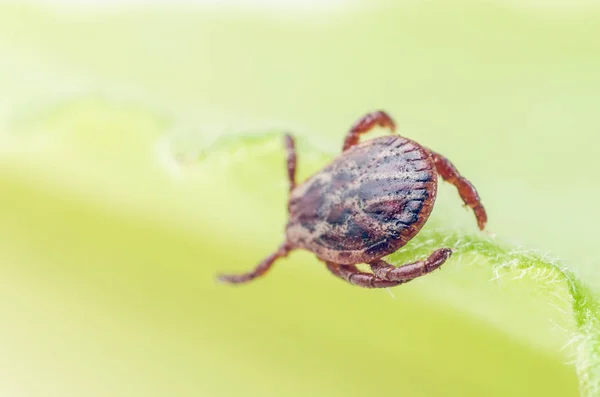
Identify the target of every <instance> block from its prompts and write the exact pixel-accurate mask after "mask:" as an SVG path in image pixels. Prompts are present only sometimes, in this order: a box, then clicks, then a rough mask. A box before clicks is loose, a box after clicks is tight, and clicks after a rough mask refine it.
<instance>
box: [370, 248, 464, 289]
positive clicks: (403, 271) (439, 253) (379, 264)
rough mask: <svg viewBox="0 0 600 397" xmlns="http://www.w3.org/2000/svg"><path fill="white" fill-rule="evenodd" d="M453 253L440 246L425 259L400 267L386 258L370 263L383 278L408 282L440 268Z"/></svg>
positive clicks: (373, 269)
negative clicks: (385, 259) (391, 263)
mask: <svg viewBox="0 0 600 397" xmlns="http://www.w3.org/2000/svg"><path fill="white" fill-rule="evenodd" d="M450 255H452V250H451V249H449V248H440V249H438V250H435V251H433V253H432V254H431V255H429V257H428V258H427V259H425V260H424V261H417V262H414V263H409V264H407V265H403V266H400V267H396V266H392V265H390V264H389V263H387V262H386V261H384V260H381V259H378V260H376V261H373V262H371V263H370V265H371V270H372V271H373V274H374V275H375V276H377V277H378V278H379V279H381V280H387V281H390V282H400V283H407V282H409V281H411V280H414V279H415V278H417V277H421V276H423V275H425V274H427V273H431V272H432V271H434V270H436V269H438V268H439V267H440V266H442V264H443V263H444V262H446V259H448V258H449V257H450Z"/></svg>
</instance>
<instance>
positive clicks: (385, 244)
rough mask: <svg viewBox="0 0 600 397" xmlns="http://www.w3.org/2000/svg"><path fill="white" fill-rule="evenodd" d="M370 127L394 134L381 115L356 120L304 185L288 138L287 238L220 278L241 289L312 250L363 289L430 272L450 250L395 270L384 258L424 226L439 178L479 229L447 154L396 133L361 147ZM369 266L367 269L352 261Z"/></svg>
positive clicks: (466, 185) (481, 216)
mask: <svg viewBox="0 0 600 397" xmlns="http://www.w3.org/2000/svg"><path fill="white" fill-rule="evenodd" d="M375 126H380V127H386V128H389V129H391V130H392V131H395V128H396V126H395V124H394V121H393V120H392V118H391V117H390V116H389V115H388V114H387V113H385V112H383V111H376V112H372V113H368V114H366V115H365V116H363V117H361V118H360V119H359V120H358V121H357V122H356V123H354V125H353V126H352V128H351V129H350V131H348V133H347V134H346V139H345V140H344V145H343V149H342V154H341V155H340V156H338V157H337V158H335V159H334V160H333V161H332V162H331V163H330V164H329V165H327V166H326V167H325V168H323V169H322V170H321V171H319V172H317V173H315V174H314V175H313V176H311V177H310V178H308V179H307V180H306V181H305V182H303V183H301V184H297V183H296V161H297V156H296V148H295V144H294V138H293V137H292V136H291V135H285V138H284V143H285V148H286V152H287V171H288V179H289V183H290V185H289V186H290V198H289V201H288V213H289V220H288V224H287V227H286V233H285V241H284V242H283V244H281V245H280V246H279V248H278V249H277V250H276V251H275V252H273V253H272V254H271V255H269V256H267V257H266V258H265V259H264V260H263V261H262V262H260V263H259V264H258V266H256V268H254V270H252V271H250V272H247V273H242V274H225V275H221V276H220V277H219V280H221V281H223V282H226V283H230V284H242V283H246V282H249V281H251V280H254V279H256V278H258V277H261V276H262V275H264V274H265V273H266V272H267V271H268V270H269V269H270V268H271V266H272V265H273V263H275V261H277V260H278V259H279V258H284V257H286V256H288V254H289V253H290V252H291V251H292V250H294V249H304V250H308V251H311V252H313V253H314V254H315V255H317V257H318V258H319V259H321V260H323V261H324V262H325V264H326V266H327V269H329V271H331V273H333V274H334V275H335V276H337V277H339V278H341V279H343V280H345V281H347V282H349V283H350V284H354V285H357V286H360V287H365V288H387V287H393V286H396V285H400V284H404V283H406V282H409V281H411V280H414V279H416V278H418V277H421V276H423V275H425V274H428V273H431V272H432V271H434V270H436V269H439V268H440V266H441V265H442V264H443V263H444V262H445V261H446V260H447V259H448V258H449V257H450V255H451V254H452V250H451V249H449V248H438V249H436V250H435V251H433V252H432V253H431V254H430V255H429V256H428V257H427V258H425V259H423V260H419V261H416V262H413V263H409V264H406V265H403V266H400V267H395V266H392V265H390V264H389V263H387V262H386V261H384V260H383V259H382V258H383V257H384V256H386V255H388V254H391V253H392V252H394V251H396V250H398V249H399V248H401V247H402V246H404V245H405V244H406V243H407V242H408V241H409V240H410V239H411V238H413V237H414V236H415V235H416V234H417V233H418V232H419V230H421V228H422V227H423V225H424V224H425V222H426V221H427V218H429V214H430V213H431V210H432V208H433V203H434V202H435V197H436V193H437V178H438V177H441V178H442V179H444V180H445V181H447V182H449V183H451V184H453V185H454V186H456V188H457V190H458V193H459V195H460V197H461V198H462V200H463V201H464V203H465V205H466V206H468V207H469V208H471V209H472V210H473V213H474V214H475V218H476V219H477V224H478V225H479V228H480V229H481V230H483V228H484V227H485V224H486V222H487V214H486V212H485V209H484V208H483V205H482V204H481V200H480V199H479V195H478V194H477V191H476V190H475V187H474V186H473V185H472V184H471V182H469V181H468V180H467V179H466V178H464V177H463V176H462V175H460V173H459V172H458V170H457V169H456V167H455V166H454V165H453V164H452V163H451V162H450V160H448V159H447V158H446V157H444V156H442V155H441V154H439V153H436V152H434V151H432V150H430V149H428V148H425V147H423V146H421V145H419V144H418V143H417V142H415V141H412V140H410V139H406V138H403V137H401V136H399V135H391V136H384V137H381V138H375V139H371V140H367V141H365V142H363V143H359V138H360V136H361V135H362V134H365V133H367V132H368V131H369V130H371V129H372V128H373V127H375ZM359 263H366V264H368V265H369V266H370V267H371V272H364V271H361V270H360V269H359V268H358V267H356V266H355V265H356V264H359Z"/></svg>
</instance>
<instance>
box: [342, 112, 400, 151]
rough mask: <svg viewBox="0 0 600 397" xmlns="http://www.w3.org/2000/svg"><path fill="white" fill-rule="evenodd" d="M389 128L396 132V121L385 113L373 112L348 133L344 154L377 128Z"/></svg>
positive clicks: (355, 124)
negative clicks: (363, 135) (362, 137)
mask: <svg viewBox="0 0 600 397" xmlns="http://www.w3.org/2000/svg"><path fill="white" fill-rule="evenodd" d="M377 125H378V126H380V127H388V128H389V129H391V130H392V132H393V131H395V130H396V124H394V120H392V118H391V117H390V116H389V115H388V114H387V113H386V112H384V111H381V110H379V111H376V112H371V113H368V114H366V115H364V116H363V117H361V118H360V119H359V120H358V121H357V122H356V123H354V125H353V126H352V127H351V128H350V131H348V134H346V139H345V140H344V148H343V149H342V152H344V151H346V150H348V149H349V148H351V147H352V146H354V145H356V144H357V143H358V140H359V138H360V136H361V135H362V134H365V133H367V132H369V131H370V130H371V129H372V128H373V127H375V126H377Z"/></svg>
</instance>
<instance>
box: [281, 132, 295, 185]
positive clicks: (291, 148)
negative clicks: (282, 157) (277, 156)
mask: <svg viewBox="0 0 600 397" xmlns="http://www.w3.org/2000/svg"><path fill="white" fill-rule="evenodd" d="M284 143H285V151H286V154H287V172H288V179H289V181H290V191H292V189H293V188H295V187H296V160H297V156H296V142H295V141H294V137H293V136H291V135H290V134H285V136H284Z"/></svg>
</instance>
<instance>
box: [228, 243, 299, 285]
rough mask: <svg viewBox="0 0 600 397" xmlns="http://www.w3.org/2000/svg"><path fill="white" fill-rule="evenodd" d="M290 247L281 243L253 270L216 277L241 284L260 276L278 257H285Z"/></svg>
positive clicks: (230, 282)
mask: <svg viewBox="0 0 600 397" xmlns="http://www.w3.org/2000/svg"><path fill="white" fill-rule="evenodd" d="M290 251H291V248H290V247H288V246H287V245H286V244H284V245H282V246H281V247H279V249H277V251H275V252H273V253H272V254H271V255H269V256H268V257H266V258H265V259H264V260H263V261H262V262H260V263H259V264H258V266H256V268H254V270H252V271H250V272H248V273H241V274H220V275H219V276H218V277H217V278H218V280H219V281H221V282H224V283H229V284H242V283H247V282H249V281H252V280H254V279H255V278H258V277H260V276H263V275H264V274H265V273H266V272H268V271H269V269H270V268H271V266H273V263H275V261H276V260H277V259H279V258H285V257H286V256H288V254H289V253H290Z"/></svg>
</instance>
